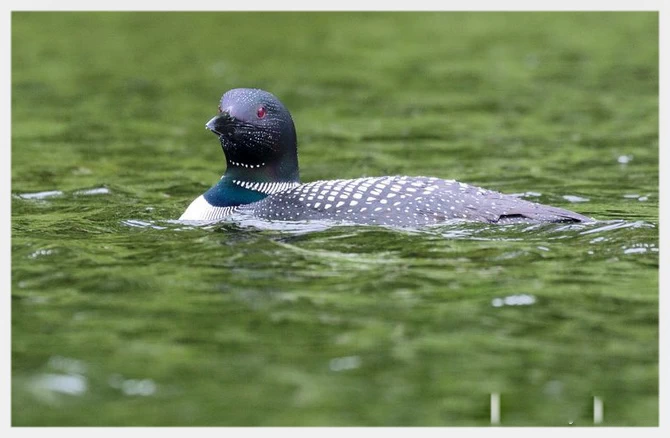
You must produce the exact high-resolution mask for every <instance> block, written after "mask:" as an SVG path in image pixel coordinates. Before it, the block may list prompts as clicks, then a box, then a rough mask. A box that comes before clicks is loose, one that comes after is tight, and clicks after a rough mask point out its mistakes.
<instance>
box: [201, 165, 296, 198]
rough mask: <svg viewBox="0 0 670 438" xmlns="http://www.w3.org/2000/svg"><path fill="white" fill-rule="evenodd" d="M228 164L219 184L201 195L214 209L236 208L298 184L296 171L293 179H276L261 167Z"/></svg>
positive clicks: (271, 173)
mask: <svg viewBox="0 0 670 438" xmlns="http://www.w3.org/2000/svg"><path fill="white" fill-rule="evenodd" d="M231 164H232V163H229V165H228V168H227V169H226V173H224V174H223V176H222V177H221V179H220V180H219V182H217V183H216V184H215V185H214V186H212V187H211V188H210V189H209V190H207V192H205V194H204V195H203V196H204V197H205V199H206V200H207V202H208V203H209V204H210V205H213V206H215V207H236V206H239V205H243V204H250V203H252V202H256V201H260V200H262V199H263V198H265V197H266V196H268V195H271V194H273V193H276V192H279V191H281V190H285V189H288V188H291V187H295V186H297V185H299V184H300V181H299V178H298V175H297V169H296V173H295V176H294V177H293V178H277V177H276V176H275V174H274V172H270V171H268V169H265V168H264V166H263V165H259V166H258V167H257V166H254V168H253V169H252V168H251V167H250V165H247V167H244V166H236V165H235V164H232V166H231Z"/></svg>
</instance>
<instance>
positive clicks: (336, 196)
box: [179, 88, 593, 227]
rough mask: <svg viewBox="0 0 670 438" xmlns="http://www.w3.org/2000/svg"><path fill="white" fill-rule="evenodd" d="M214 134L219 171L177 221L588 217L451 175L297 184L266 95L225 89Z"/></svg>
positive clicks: (284, 122)
mask: <svg viewBox="0 0 670 438" xmlns="http://www.w3.org/2000/svg"><path fill="white" fill-rule="evenodd" d="M205 127H206V128H207V129H209V130H210V131H212V132H213V133H214V134H216V135H217V136H218V137H219V141H220V142H221V146H222V148H223V153H224V155H225V157H226V172H225V173H224V174H223V176H222V177H221V179H220V180H219V182H218V183H216V184H215V185H214V186H213V187H212V188H210V189H209V190H208V191H207V192H205V193H204V194H203V195H201V196H199V197H198V198H196V199H195V200H194V201H193V202H192V203H191V205H190V206H189V207H188V208H187V209H186V211H185V212H184V214H182V215H181V217H180V218H179V219H180V220H196V221H216V220H219V219H222V218H224V217H225V216H228V215H230V214H232V213H235V212H241V213H247V214H251V215H253V216H254V217H257V218H261V219H269V220H279V221H303V220H315V219H326V220H334V221H337V222H344V223H352V224H370V225H390V226H400V227H408V226H409V227H411V226H421V225H429V224H436V223H440V222H444V221H446V220H450V219H461V220H468V221H479V222H489V223H496V224H501V223H514V222H524V223H538V222H591V221H593V220H592V219H590V218H588V217H586V216H582V215H580V214H577V213H573V212H571V211H568V210H563V209H561V208H556V207H551V206H547V205H541V204H537V203H534V202H529V201H525V200H523V199H519V198H517V197H515V196H511V195H505V194H502V193H498V192H494V191H491V190H486V189H482V188H479V187H475V186H471V185H468V184H464V183H461V182H457V181H454V180H444V179H440V178H433V177H422V176H417V177H412V176H382V177H368V178H358V179H337V180H329V181H315V182H311V183H306V184H301V183H300V178H299V171H298V151H297V139H296V132H295V127H294V125H293V119H292V118H291V115H290V114H289V112H288V110H287V109H286V108H285V107H284V105H283V104H282V103H281V102H280V101H279V99H277V98H276V97H275V96H274V95H273V94H271V93H269V92H267V91H263V90H259V89H249V88H236V89H232V90H229V91H227V92H226V93H225V94H224V95H223V96H222V97H221V101H220V103H219V108H218V114H217V115H216V116H215V117H213V118H212V119H211V120H210V121H209V122H207V124H206V125H205Z"/></svg>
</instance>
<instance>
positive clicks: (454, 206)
mask: <svg viewBox="0 0 670 438" xmlns="http://www.w3.org/2000/svg"><path fill="white" fill-rule="evenodd" d="M239 211H241V212H247V213H251V214H253V215H254V216H256V217H260V218H263V219H269V220H282V221H286V220H289V221H301V220H316V219H319V220H322V219H325V220H335V221H340V222H347V223H353V224H370V225H392V226H405V227H406V226H421V225H429V224H436V223H440V222H444V221H446V220H450V219H463V220H470V221H480V222H490V223H512V222H581V221H588V220H589V218H587V217H585V216H581V215H579V214H576V213H573V212H570V211H567V210H563V209H560V208H556V207H550V206H546V205H541V204H536V203H533V202H529V201H525V200H523V199H519V198H517V197H515V196H511V195H504V194H501V193H498V192H494V191H491V190H486V189H482V188H479V187H475V186H471V185H468V184H464V183H460V182H457V181H453V180H443V179H440V178H433V177H408V176H385V177H370V178H358V179H340V180H329V181H315V182H312V183H308V184H302V185H299V186H297V187H295V188H291V189H288V190H284V191H281V192H278V193H275V194H273V195H271V196H268V197H267V198H265V199H263V200H261V201H258V202H254V203H252V204H248V205H244V206H240V207H239Z"/></svg>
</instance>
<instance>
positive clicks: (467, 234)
mask: <svg viewBox="0 0 670 438" xmlns="http://www.w3.org/2000/svg"><path fill="white" fill-rule="evenodd" d="M237 87H258V88H263V89H266V90H269V91H271V92H272V93H274V94H275V95H277V96H278V97H279V98H280V99H281V100H282V102H284V103H285V104H286V106H287V107H288V108H289V110H290V111H291V114H292V115H293V118H294V120H295V124H296V129H297V132H298V142H299V159H300V166H301V178H302V180H303V181H313V180H317V179H335V178H356V177H361V176H380V175H390V174H405V175H427V176H436V177H441V178H445V179H457V180H459V181H463V182H466V183H470V184H475V185H478V186H481V187H485V188H488V189H493V190H498V191H502V192H505V193H516V194H518V195H519V196H523V197H525V198H526V199H530V200H533V201H538V202H542V203H545V204H550V205H555V206H558V207H563V208H567V209H570V210H574V211H576V212H578V213H581V214H585V215H587V216H591V217H594V218H596V219H597V220H598V222H596V223H594V224H583V225H565V224H547V225H506V226H491V225H486V224H467V223H465V224H464V223H451V224H445V225H442V226H438V227H429V228H424V229H403V230H399V229H393V228H383V227H365V226H357V227H354V226H333V225H332V224H328V223H309V224H303V223H292V224H282V223H268V222H263V221H254V220H251V219H248V218H246V219H240V218H237V220H236V219H235V218H233V219H232V220H230V221H226V222H222V223H219V224H213V225H209V226H202V227H196V226H190V225H188V224H184V223H179V222H178V221H175V219H176V218H178V217H179V215H180V214H181V213H182V212H183V211H184V209H185V208H186V206H187V205H188V204H189V203H190V202H191V201H192V200H193V199H194V198H195V197H197V196H198V195H199V194H201V193H202V192H204V191H205V190H206V189H207V188H209V187H210V186H211V185H212V184H214V183H215V182H216V181H217V179H218V178H219V177H220V175H221V173H222V172H223V171H224V166H225V163H224V158H223V153H222V151H221V148H220V146H219V144H218V141H217V140H216V138H215V137H214V136H213V135H212V134H211V133H209V132H207V131H205V129H204V124H205V122H207V120H209V118H211V116H212V115H213V114H214V113H215V112H216V105H217V101H218V99H219V98H220V96H221V94H222V93H223V92H225V91H226V90H228V89H230V88H237ZM658 172H659V169H658V15H657V14H656V13H629V12H627V13H453V12H444V13H239V12H219V13H213V12H210V13H138V12H135V13H109V12H106V13H81V12H80V13H34V12H31V13H18V12H15V13H13V14H12V187H11V191H12V201H11V209H12V212H11V215H12V216H11V217H12V224H11V225H12V279H11V284H12V291H11V299H12V301H11V303H12V322H11V324H12V325H11V327H12V424H13V425H15V426H45V425H55V426H62V425H87V426H106V425H115V426H120V425H138V426H171V425H181V426H195V425H200V426H247V425H258V426H270V425H277V426H288V425H293V426H330V425H332V426H348V425H351V426H485V425H489V424H491V412H492V406H491V401H492V399H493V398H495V397H499V400H500V409H499V422H500V424H502V425H510V426H526V425H535V426H567V425H570V424H572V425H578V426H589V425H593V424H594V400H597V401H598V402H599V403H602V406H603V407H604V415H603V416H602V417H601V418H600V419H599V421H598V422H597V424H602V425H610V426H622V425H627V426H654V425H658V317H659V313H658V256H659V254H658V193H659V191H658ZM492 394H493V396H492Z"/></svg>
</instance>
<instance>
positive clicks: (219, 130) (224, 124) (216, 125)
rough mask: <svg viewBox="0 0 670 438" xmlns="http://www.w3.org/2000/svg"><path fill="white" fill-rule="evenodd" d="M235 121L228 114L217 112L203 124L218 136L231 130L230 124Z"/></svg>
mask: <svg viewBox="0 0 670 438" xmlns="http://www.w3.org/2000/svg"><path fill="white" fill-rule="evenodd" d="M234 121H235V119H234V118H233V117H231V115H230V114H228V113H226V112H223V113H221V114H218V115H216V116H214V117H212V119H211V120H210V121H209V122H207V123H206V124H205V128H206V129H209V130H210V131H212V132H213V133H214V134H216V135H218V136H222V135H224V134H225V133H226V132H230V131H231V125H232V123H233V122H234Z"/></svg>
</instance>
